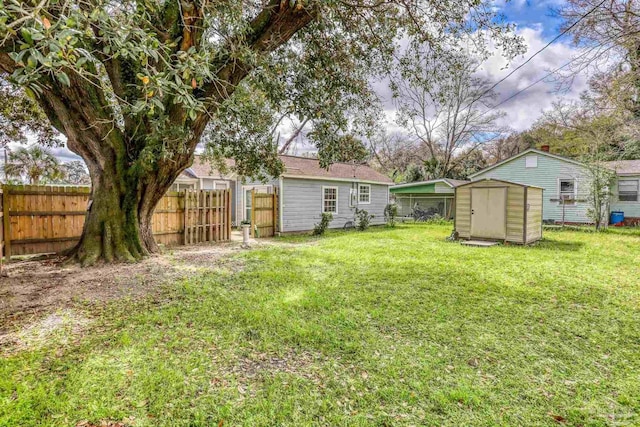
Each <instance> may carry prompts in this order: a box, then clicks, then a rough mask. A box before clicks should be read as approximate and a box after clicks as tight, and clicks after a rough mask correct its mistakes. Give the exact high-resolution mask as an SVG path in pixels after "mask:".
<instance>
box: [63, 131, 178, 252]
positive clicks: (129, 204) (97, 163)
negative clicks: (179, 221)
mask: <svg viewBox="0 0 640 427" xmlns="http://www.w3.org/2000/svg"><path fill="white" fill-rule="evenodd" d="M84 141H85V142H86V141H87V140H86V139H85V140H84ZM69 142H70V144H69V146H70V148H75V144H73V143H72V141H71V140H70V141H69ZM115 145H117V144H116V143H115V141H112V144H110V146H111V147H113V146H115ZM83 157H84V158H85V161H86V163H87V166H88V167H89V172H90V175H91V181H92V189H91V199H90V200H91V201H90V204H89V206H88V212H87V216H86V219H85V224H84V230H83V232H82V237H81V240H80V242H79V243H78V245H77V246H76V247H75V248H74V249H73V250H71V251H70V253H69V255H70V259H71V260H75V261H79V262H80V263H81V264H82V265H93V264H95V263H96V262H97V261H106V262H113V261H120V262H134V261H138V260H140V259H142V258H143V257H145V256H147V255H149V254H150V253H154V252H157V250H158V245H157V244H156V241H155V239H154V237H153V230H152V224H153V222H152V220H153V213H154V211H155V208H156V205H157V204H158V202H159V201H160V199H161V198H162V197H163V196H164V194H165V193H166V192H167V190H168V189H169V187H170V186H171V184H172V183H173V181H174V180H175V178H176V177H177V176H178V175H179V174H180V172H181V171H182V170H183V169H184V167H185V166H186V165H188V163H189V158H190V156H189V155H185V156H183V157H182V158H181V159H180V161H179V162H178V161H172V162H169V163H168V164H157V165H156V167H154V168H151V169H149V170H147V171H141V169H142V168H136V167H130V166H129V164H128V161H127V159H126V155H125V154H124V153H122V152H121V151H120V150H113V149H111V148H108V149H103V150H102V152H101V153H100V155H98V156H91V157H89V156H83Z"/></svg>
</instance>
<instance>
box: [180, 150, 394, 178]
mask: <svg viewBox="0 0 640 427" xmlns="http://www.w3.org/2000/svg"><path fill="white" fill-rule="evenodd" d="M279 157H280V160H281V161H282V163H284V173H283V174H282V175H283V176H285V177H291V178H305V179H327V180H349V181H353V180H354V179H355V180H358V181H363V182H372V183H382V184H389V185H391V184H393V181H392V180H391V179H390V178H388V177H387V176H385V175H383V174H381V173H380V172H378V171H376V170H375V169H373V168H372V167H371V166H368V165H354V164H352V163H334V164H332V165H330V166H329V168H328V169H324V168H322V167H321V166H320V162H319V161H318V159H314V158H310V157H298V156H284V155H281V156H279ZM225 162H226V164H227V167H228V168H229V170H230V171H232V170H233V167H234V166H235V161H234V160H233V159H226V160H225ZM181 176H182V177H183V178H191V179H193V178H217V179H233V178H234V177H235V174H234V173H233V172H228V173H226V174H223V173H222V172H220V171H219V170H217V169H215V168H213V166H212V165H211V163H210V162H208V161H206V160H205V159H204V158H203V157H201V156H199V155H195V156H194V160H193V164H192V165H191V167H189V168H187V169H185V170H184V172H182V174H181Z"/></svg>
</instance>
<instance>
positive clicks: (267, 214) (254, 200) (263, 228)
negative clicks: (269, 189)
mask: <svg viewBox="0 0 640 427" xmlns="http://www.w3.org/2000/svg"><path fill="white" fill-rule="evenodd" d="M276 224H278V194H277V193H271V194H267V193H257V192H256V191H255V190H253V191H252V192H251V234H252V236H254V237H272V236H275V234H276V231H277V230H276V227H277V225H276Z"/></svg>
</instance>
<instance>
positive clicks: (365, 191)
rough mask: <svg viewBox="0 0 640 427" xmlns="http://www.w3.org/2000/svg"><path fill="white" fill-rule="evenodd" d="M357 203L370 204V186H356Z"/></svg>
mask: <svg viewBox="0 0 640 427" xmlns="http://www.w3.org/2000/svg"><path fill="white" fill-rule="evenodd" d="M358 203H361V204H365V205H367V204H369V203H371V186H370V185H364V184H360V185H359V186H358Z"/></svg>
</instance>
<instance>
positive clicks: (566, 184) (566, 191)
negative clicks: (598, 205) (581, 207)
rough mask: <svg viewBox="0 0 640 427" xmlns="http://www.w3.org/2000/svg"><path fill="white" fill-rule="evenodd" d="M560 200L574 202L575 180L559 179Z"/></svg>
mask: <svg viewBox="0 0 640 427" xmlns="http://www.w3.org/2000/svg"><path fill="white" fill-rule="evenodd" d="M559 196H560V200H575V199H576V198H577V197H576V196H577V194H576V180H575V179H561V180H560V194H559Z"/></svg>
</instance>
